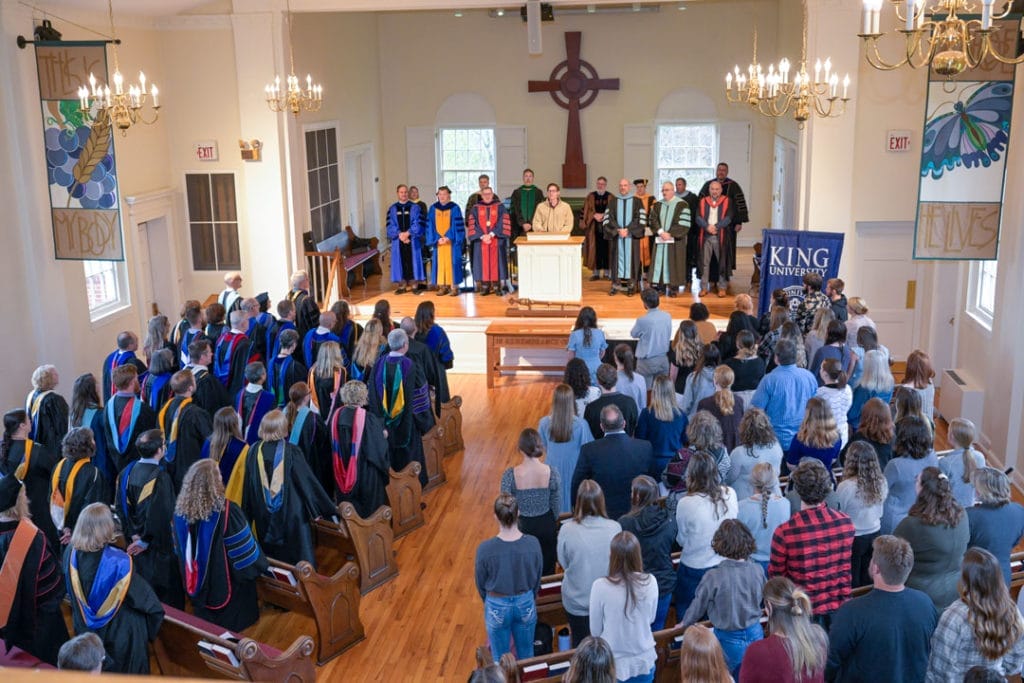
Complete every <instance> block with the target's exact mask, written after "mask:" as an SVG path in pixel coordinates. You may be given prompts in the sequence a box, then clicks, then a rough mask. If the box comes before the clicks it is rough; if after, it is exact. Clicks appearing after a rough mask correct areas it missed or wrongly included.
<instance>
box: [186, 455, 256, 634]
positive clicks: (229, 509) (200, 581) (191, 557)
mask: <svg viewBox="0 0 1024 683" xmlns="http://www.w3.org/2000/svg"><path fill="white" fill-rule="evenodd" d="M173 530H174V551H175V554H176V555H177V557H178V563H179V566H180V568H181V575H182V576H183V577H185V587H186V590H187V591H188V596H189V600H190V601H191V602H192V606H193V608H194V609H195V614H196V616H197V617H200V618H201V619H206V620H207V621H212V622H213V623H215V624H217V625H218V626H220V627H222V628H225V629H228V630H229V631H241V630H242V629H245V628H247V627H249V626H252V625H253V624H254V623H256V620H257V619H259V616H260V608H259V603H258V602H257V600H256V578H257V577H258V576H259V575H260V574H262V573H263V572H264V571H265V570H266V569H267V566H268V562H267V558H266V557H264V555H263V551H262V550H260V545H259V543H258V542H257V541H256V539H255V538H253V535H252V531H251V530H250V528H249V520H248V519H246V517H245V514H244V513H243V512H242V510H241V509H240V508H239V507H238V506H237V505H235V504H234V503H232V502H230V501H228V500H227V499H226V498H225V496H224V482H223V480H222V479H221V475H220V469H219V468H218V467H217V462H216V461H215V460H209V459H207V460H199V461H197V462H195V463H193V464H192V466H191V467H189V468H188V471H187V472H186V473H185V479H184V480H183V481H182V484H181V493H179V494H178V501H177V503H176V504H175V506H174V522H173Z"/></svg>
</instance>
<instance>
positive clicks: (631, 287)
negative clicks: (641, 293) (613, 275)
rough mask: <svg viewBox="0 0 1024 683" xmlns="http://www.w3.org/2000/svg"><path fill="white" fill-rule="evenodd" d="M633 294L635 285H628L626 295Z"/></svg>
mask: <svg viewBox="0 0 1024 683" xmlns="http://www.w3.org/2000/svg"><path fill="white" fill-rule="evenodd" d="M634 294H636V286H635V285H630V286H629V287H628V288H627V289H626V296H633V295H634Z"/></svg>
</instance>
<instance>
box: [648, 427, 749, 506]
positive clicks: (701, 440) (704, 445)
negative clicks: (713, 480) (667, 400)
mask: <svg viewBox="0 0 1024 683" xmlns="http://www.w3.org/2000/svg"><path fill="white" fill-rule="evenodd" d="M686 439H687V441H689V442H690V443H689V445H688V446H685V447H683V448H680V449H679V451H678V452H676V454H675V455H673V456H672V459H671V460H670V461H669V463H668V465H666V467H665V471H664V472H662V474H661V481H662V482H663V483H664V484H665V486H667V487H668V489H669V500H670V507H671V505H674V498H675V496H673V495H672V494H673V493H674V494H677V495H681V494H685V493H686V482H687V477H686V473H687V470H688V469H689V466H690V460H691V458H693V456H694V455H695V454H696V453H697V452H701V451H702V452H704V453H707V454H709V455H710V456H711V459H712V460H713V461H714V462H715V464H716V465H717V469H718V478H719V480H720V481H725V478H726V475H727V474H729V469H730V468H731V467H732V461H731V460H730V459H729V451H727V450H726V449H725V446H723V445H722V425H720V424H718V420H716V419H715V416H714V415H712V414H711V413H709V412H708V411H706V410H700V411H697V414H696V415H694V416H693V420H692V421H691V422H690V424H689V425H688V426H687V427H686Z"/></svg>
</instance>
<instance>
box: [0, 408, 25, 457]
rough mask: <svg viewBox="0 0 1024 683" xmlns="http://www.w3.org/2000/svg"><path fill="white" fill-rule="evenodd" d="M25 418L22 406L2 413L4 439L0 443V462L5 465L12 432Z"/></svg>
mask: <svg viewBox="0 0 1024 683" xmlns="http://www.w3.org/2000/svg"><path fill="white" fill-rule="evenodd" d="M27 419H28V413H27V412H25V410H24V409H23V408H15V409H14V410H8V411H7V412H6V413H4V440H3V443H2V444H0V464H3V465H4V466H5V467H6V466H7V456H8V455H9V454H10V452H11V446H12V445H13V444H14V432H16V431H18V429H20V428H21V425H23V424H25V420H27Z"/></svg>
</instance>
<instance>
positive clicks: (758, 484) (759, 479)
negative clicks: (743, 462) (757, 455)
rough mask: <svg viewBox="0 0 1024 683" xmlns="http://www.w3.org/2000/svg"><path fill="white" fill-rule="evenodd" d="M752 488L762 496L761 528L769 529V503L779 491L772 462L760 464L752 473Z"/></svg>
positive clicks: (755, 466)
mask: <svg viewBox="0 0 1024 683" xmlns="http://www.w3.org/2000/svg"><path fill="white" fill-rule="evenodd" d="M750 486H751V488H753V489H754V492H755V493H758V494H760V496H761V528H762V529H767V528H768V501H769V500H771V498H772V495H773V494H774V493H775V491H776V490H778V487H779V478H778V476H776V474H775V468H774V467H772V464H771V463H770V462H759V463H757V464H756V465H754V469H752V470H751V471H750Z"/></svg>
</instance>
